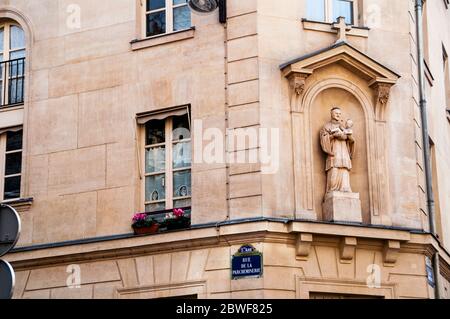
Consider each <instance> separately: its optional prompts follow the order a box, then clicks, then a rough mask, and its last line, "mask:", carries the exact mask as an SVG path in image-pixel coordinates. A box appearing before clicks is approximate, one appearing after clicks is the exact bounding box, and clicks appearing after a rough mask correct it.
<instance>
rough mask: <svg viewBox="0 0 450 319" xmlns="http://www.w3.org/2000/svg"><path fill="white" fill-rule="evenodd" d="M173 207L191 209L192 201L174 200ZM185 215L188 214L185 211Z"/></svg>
mask: <svg viewBox="0 0 450 319" xmlns="http://www.w3.org/2000/svg"><path fill="white" fill-rule="evenodd" d="M173 207H174V208H184V207H191V199H190V198H188V199H180V200H174V201H173ZM185 213H188V212H187V211H185Z"/></svg>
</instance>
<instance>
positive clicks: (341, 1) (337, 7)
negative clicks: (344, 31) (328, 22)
mask: <svg viewBox="0 0 450 319" xmlns="http://www.w3.org/2000/svg"><path fill="white" fill-rule="evenodd" d="M339 17H344V18H345V23H347V24H353V2H351V1H346V0H333V21H336V20H337V18H339Z"/></svg>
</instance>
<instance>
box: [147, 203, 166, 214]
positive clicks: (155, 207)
mask: <svg viewBox="0 0 450 319" xmlns="http://www.w3.org/2000/svg"><path fill="white" fill-rule="evenodd" d="M165 209H166V204H165V203H156V204H148V205H145V211H146V212H147V213H151V212H160V211H163V210H165Z"/></svg>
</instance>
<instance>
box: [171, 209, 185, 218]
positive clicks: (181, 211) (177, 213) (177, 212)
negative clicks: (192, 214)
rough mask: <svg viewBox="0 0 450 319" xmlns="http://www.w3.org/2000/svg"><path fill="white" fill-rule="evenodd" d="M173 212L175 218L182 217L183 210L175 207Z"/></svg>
mask: <svg viewBox="0 0 450 319" xmlns="http://www.w3.org/2000/svg"><path fill="white" fill-rule="evenodd" d="M173 214H174V215H175V217H177V218H180V217H183V215H184V210H182V209H177V208H175V209H174V210H173Z"/></svg>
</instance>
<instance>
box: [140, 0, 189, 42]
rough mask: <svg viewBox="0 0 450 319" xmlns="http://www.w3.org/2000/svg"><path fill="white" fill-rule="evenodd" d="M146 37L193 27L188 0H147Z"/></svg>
mask: <svg viewBox="0 0 450 319" xmlns="http://www.w3.org/2000/svg"><path fill="white" fill-rule="evenodd" d="M145 26H146V29H145V35H146V37H152V36H155V35H159V34H164V33H171V32H176V31H181V30H185V29H189V28H190V27H191V11H190V9H189V7H188V5H187V1H186V0H146V4H145Z"/></svg>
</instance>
